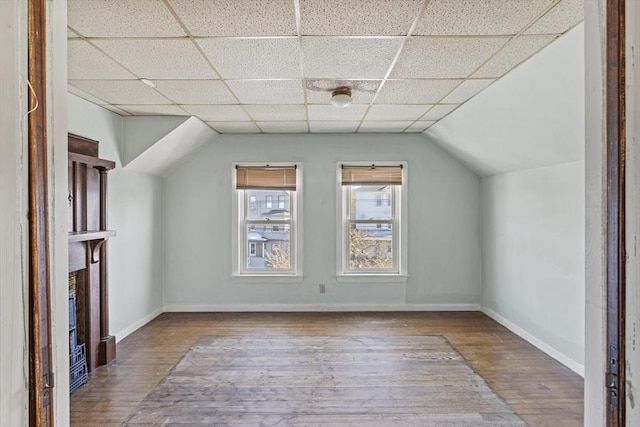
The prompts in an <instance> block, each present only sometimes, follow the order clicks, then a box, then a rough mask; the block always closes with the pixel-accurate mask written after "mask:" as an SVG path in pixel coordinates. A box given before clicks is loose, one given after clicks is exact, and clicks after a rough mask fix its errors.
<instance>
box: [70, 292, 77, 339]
mask: <svg viewBox="0 0 640 427" xmlns="http://www.w3.org/2000/svg"><path fill="white" fill-rule="evenodd" d="M76 322H77V320H76V293H75V291H74V290H73V288H69V330H72V329H75V328H76Z"/></svg>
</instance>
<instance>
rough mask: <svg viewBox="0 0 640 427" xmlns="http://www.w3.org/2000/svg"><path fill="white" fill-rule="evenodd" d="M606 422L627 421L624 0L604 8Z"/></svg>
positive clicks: (610, 2) (616, 425) (615, 425)
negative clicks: (605, 29)
mask: <svg viewBox="0 0 640 427" xmlns="http://www.w3.org/2000/svg"><path fill="white" fill-rule="evenodd" d="M606 13H607V15H606V21H607V31H606V58H607V63H606V100H605V102H606V153H607V159H606V176H607V201H606V210H607V231H606V246H607V264H606V269H607V272H606V277H607V286H606V294H607V326H606V332H607V347H606V353H607V372H606V380H605V381H606V384H604V386H605V387H606V388H607V426H611V427H622V426H624V425H625V409H626V407H625V395H626V381H625V364H626V359H625V304H626V303H625V294H626V284H625V280H626V279H625V261H626V255H625V233H626V231H625V152H626V146H625V129H626V128H625V126H626V124H625V102H626V99H625V84H626V76H625V0H608V1H607V9H606Z"/></svg>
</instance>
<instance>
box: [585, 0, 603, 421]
mask: <svg viewBox="0 0 640 427" xmlns="http://www.w3.org/2000/svg"><path fill="white" fill-rule="evenodd" d="M584 6H585V86H586V87H585V104H586V105H585V114H586V120H585V123H586V132H585V135H586V153H585V175H586V176H585V179H586V240H585V247H586V272H585V278H586V284H585V285H586V289H585V298H586V306H585V316H586V319H585V377H584V388H585V396H584V425H585V426H588V427H591V426H593V427H596V426H597V427H599V426H603V425H605V388H604V381H605V378H604V372H605V369H606V365H605V362H606V355H605V346H606V340H605V315H606V311H605V307H606V305H605V284H606V276H605V274H606V269H605V261H606V257H605V255H606V251H605V242H606V240H605V230H606V227H605V225H606V216H605V214H606V210H605V209H606V205H605V201H606V181H605V180H606V174H605V164H606V157H605V148H606V139H605V118H606V110H605V97H604V93H605V87H606V85H605V78H606V75H605V65H606V62H605V46H606V33H605V10H606V0H587V1H585V2H584Z"/></svg>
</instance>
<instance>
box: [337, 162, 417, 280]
mask: <svg viewBox="0 0 640 427" xmlns="http://www.w3.org/2000/svg"><path fill="white" fill-rule="evenodd" d="M338 180H339V183H338V186H339V188H338V197H339V203H338V213H337V215H338V224H339V225H338V247H337V249H338V251H337V252H338V260H337V261H338V262H337V264H338V272H337V273H338V279H339V280H340V279H341V278H342V279H347V280H349V279H357V278H358V277H360V278H361V279H362V278H363V276H364V277H365V278H366V280H371V277H372V276H379V278H381V280H385V281H405V280H406V277H407V276H406V274H407V263H406V259H407V253H406V252H407V249H406V242H407V238H406V230H405V226H404V225H405V224H406V219H405V217H406V211H407V209H406V187H407V185H406V164H404V163H402V164H400V163H398V162H396V163H394V164H391V163H386V162H385V163H381V164H375V165H372V164H371V163H368V164H364V163H356V164H349V165H343V164H339V165H338ZM394 278H395V279H394Z"/></svg>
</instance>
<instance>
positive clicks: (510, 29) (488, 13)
mask: <svg viewBox="0 0 640 427" xmlns="http://www.w3.org/2000/svg"><path fill="white" fill-rule="evenodd" d="M552 4H553V0H507V1H505V0H481V1H480V0H431V1H430V2H429V5H428V6H427V9H426V10H425V13H424V15H423V16H422V17H421V18H420V21H419V22H418V26H417V27H416V30H415V31H414V32H413V34H414V35H515V34H517V33H519V32H520V31H522V30H523V29H524V28H525V27H526V26H527V25H528V24H529V23H530V22H531V21H532V20H533V19H534V18H536V17H537V16H538V15H539V14H541V13H542V12H544V10H545V9H546V8H548V7H550V6H551V5H552Z"/></svg>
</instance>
